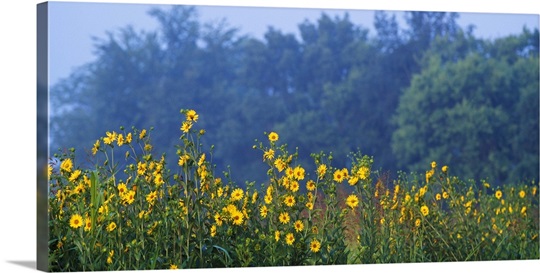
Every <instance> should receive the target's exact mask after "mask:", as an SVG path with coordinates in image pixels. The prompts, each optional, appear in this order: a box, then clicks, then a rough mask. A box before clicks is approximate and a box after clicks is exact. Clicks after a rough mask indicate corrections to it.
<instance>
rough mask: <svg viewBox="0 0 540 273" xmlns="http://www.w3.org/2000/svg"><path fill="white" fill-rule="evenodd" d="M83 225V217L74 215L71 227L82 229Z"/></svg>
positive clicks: (70, 221) (70, 222) (70, 223)
mask: <svg viewBox="0 0 540 273" xmlns="http://www.w3.org/2000/svg"><path fill="white" fill-rule="evenodd" d="M82 225H83V219H82V216H81V215H79V214H73V215H72V216H71V218H70V219H69V226H70V227H72V228H80V227H82Z"/></svg>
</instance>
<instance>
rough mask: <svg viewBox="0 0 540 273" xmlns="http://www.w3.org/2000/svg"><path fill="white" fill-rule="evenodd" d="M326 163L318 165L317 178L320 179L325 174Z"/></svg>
mask: <svg viewBox="0 0 540 273" xmlns="http://www.w3.org/2000/svg"><path fill="white" fill-rule="evenodd" d="M326 170H327V168H326V165H325V164H321V165H319V167H317V176H318V177H319V179H322V178H323V176H324V175H325V174H326Z"/></svg>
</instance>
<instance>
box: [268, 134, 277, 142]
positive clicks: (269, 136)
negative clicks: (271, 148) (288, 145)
mask: <svg viewBox="0 0 540 273" xmlns="http://www.w3.org/2000/svg"><path fill="white" fill-rule="evenodd" d="M278 139H279V135H278V134H277V133H276V132H271V133H270V134H268V140H270V142H276V141H278Z"/></svg>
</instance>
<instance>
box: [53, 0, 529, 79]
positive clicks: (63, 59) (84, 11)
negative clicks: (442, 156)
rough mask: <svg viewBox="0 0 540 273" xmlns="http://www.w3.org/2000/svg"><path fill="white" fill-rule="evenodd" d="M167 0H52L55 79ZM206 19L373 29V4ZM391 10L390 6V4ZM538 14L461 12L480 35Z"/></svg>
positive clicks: (145, 21)
mask: <svg viewBox="0 0 540 273" xmlns="http://www.w3.org/2000/svg"><path fill="white" fill-rule="evenodd" d="M160 6H161V7H164V8H167V5H163V4H162V5H147V4H140V3H132V4H128V3H84V2H50V14H49V19H50V28H49V37H50V40H49V42H50V56H49V61H50V66H49V67H50V78H49V83H50V84H55V83H56V82H57V81H58V80H59V79H61V78H65V77H67V76H69V74H70V73H71V72H72V70H73V69H74V68H76V67H78V66H80V65H82V64H84V63H87V62H90V61H92V60H93V59H94V55H93V43H94V42H93V40H92V38H91V37H92V36H95V37H100V38H104V37H106V32H107V31H115V30H118V29H119V28H122V27H125V26H127V25H132V26H133V27H135V29H136V30H147V31H152V30H155V29H157V27H158V25H157V22H156V20H154V19H153V18H152V17H150V16H148V14H147V11H148V10H149V9H150V8H151V7H160ZM198 10H199V15H200V20H201V21H202V22H211V21H216V20H219V19H221V18H226V19H227V21H228V22H229V23H230V25H231V26H234V27H239V28H240V31H241V33H245V34H250V35H252V36H255V37H258V38H262V36H263V34H264V32H265V31H266V30H267V28H268V26H269V25H271V26H274V27H275V28H277V29H280V30H282V31H283V32H286V33H295V34H297V26H298V24H299V23H301V22H302V21H304V20H305V19H307V20H309V21H311V22H315V21H316V20H317V18H319V17H320V14H321V13H322V12H323V11H324V12H326V13H327V14H329V15H330V16H343V14H344V13H345V12H348V13H349V15H350V19H351V21H352V22H354V23H355V24H357V25H362V26H363V27H365V28H368V29H370V33H374V30H373V22H372V21H373V10H372V9H371V10H360V9H358V8H347V9H345V10H344V9H336V8H330V9H328V8H327V9H320V8H314V7H311V6H308V7H305V8H263V7H238V6H236V7H234V6H215V5H214V6H209V5H206V6H199V8H198ZM390 11H391V10H390ZM394 12H395V13H396V17H397V18H398V20H399V22H400V25H401V26H405V23H404V22H403V20H402V12H400V11H394ZM538 18H539V16H538V14H505V13H479V12H462V13H461V15H460V19H458V23H460V24H461V25H462V26H466V25H469V24H474V25H476V26H477V28H476V29H475V34H476V35H477V37H483V38H497V37H501V36H506V35H509V34H512V33H519V32H521V30H522V27H523V26H524V25H526V26H528V27H529V28H538Z"/></svg>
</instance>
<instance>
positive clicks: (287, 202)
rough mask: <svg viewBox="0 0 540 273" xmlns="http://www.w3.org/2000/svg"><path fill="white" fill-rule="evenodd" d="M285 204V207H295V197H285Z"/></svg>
mask: <svg viewBox="0 0 540 273" xmlns="http://www.w3.org/2000/svg"><path fill="white" fill-rule="evenodd" d="M283 203H285V205H287V206H288V207H292V206H294V204H296V200H295V199H294V196H292V195H287V196H286V197H285V200H283Z"/></svg>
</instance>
